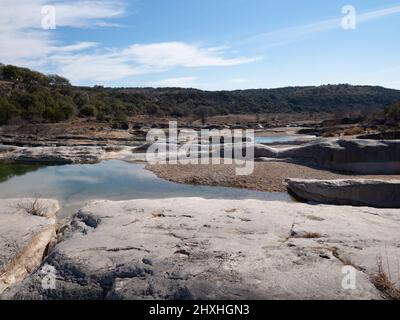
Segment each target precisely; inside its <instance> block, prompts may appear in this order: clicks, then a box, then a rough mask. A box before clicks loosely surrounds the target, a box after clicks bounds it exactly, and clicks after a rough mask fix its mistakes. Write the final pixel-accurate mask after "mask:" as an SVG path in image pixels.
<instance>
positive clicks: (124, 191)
mask: <svg viewBox="0 0 400 320" xmlns="http://www.w3.org/2000/svg"><path fill="white" fill-rule="evenodd" d="M15 166H18V165H15ZM0 168H2V165H0ZM8 170H10V169H9V168H8ZM16 170H17V169H15V170H14V172H16ZM4 172H5V169H4ZM19 172H20V173H21V174H23V175H20V176H17V175H14V176H13V177H12V178H8V180H7V181H4V182H2V183H0V198H18V197H42V198H54V199H58V200H59V201H60V202H61V204H62V206H63V210H62V213H61V216H62V217H65V216H67V215H69V214H72V213H74V212H75V211H76V210H77V209H79V208H80V207H82V206H83V205H84V204H85V203H86V202H87V201H88V200H93V199H109V200H128V199H152V198H173V197H202V198H208V199H247V198H249V199H262V200H282V201H291V198H290V196H289V195H288V194H286V193H266V192H256V191H249V190H245V189H232V188H225V187H208V186H192V185H182V184H177V183H173V182H169V181H165V180H162V179H160V178H158V177H157V176H156V175H154V174H153V173H152V172H149V171H147V170H145V169H144V164H141V163H126V162H123V161H104V162H101V163H98V164H83V165H64V166H50V167H41V168H38V167H32V168H31V170H28V168H26V171H25V173H23V171H19Z"/></svg>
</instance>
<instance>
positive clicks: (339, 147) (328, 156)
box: [255, 139, 400, 174]
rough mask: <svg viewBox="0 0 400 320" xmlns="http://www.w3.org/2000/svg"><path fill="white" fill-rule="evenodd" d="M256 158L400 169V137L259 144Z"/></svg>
mask: <svg viewBox="0 0 400 320" xmlns="http://www.w3.org/2000/svg"><path fill="white" fill-rule="evenodd" d="M255 157H256V158H278V159H291V160H293V161H297V162H300V163H309V164H313V165H316V166H318V167H321V168H324V169H328V170H337V171H343V172H352V173H362V174H398V173H400V140H393V141H389V140H382V141H377V140H362V139H351V140H339V139H319V140H317V141H314V142H311V143H308V144H306V145H303V146H298V147H292V148H285V149H274V148H271V147H268V146H262V145H256V146H255Z"/></svg>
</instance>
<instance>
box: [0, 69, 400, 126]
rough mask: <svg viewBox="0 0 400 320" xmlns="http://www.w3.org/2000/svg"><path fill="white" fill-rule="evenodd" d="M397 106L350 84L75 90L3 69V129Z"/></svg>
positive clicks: (382, 93) (396, 96) (393, 94)
mask: <svg viewBox="0 0 400 320" xmlns="http://www.w3.org/2000/svg"><path fill="white" fill-rule="evenodd" d="M397 101H400V91H398V90H392V89H386V88H382V87H372V86H351V85H346V84H343V85H326V86H320V87H287V88H280V89H254V90H236V91H202V90H197V89H182V88H159V89H153V88H104V87H100V86H97V87H93V88H89V87H75V86H72V85H71V84H70V83H69V81H68V80H67V79H65V78H63V77H60V76H57V75H44V74H41V73H39V72H35V71H31V70H29V69H26V68H19V67H15V66H9V65H8V66H5V65H0V125H1V124H8V123H12V122H17V121H27V122H35V123H38V122H60V121H64V120H68V119H70V118H72V117H76V116H79V117H91V118H94V117H95V118H97V120H98V121H108V122H110V123H112V124H113V127H115V128H119V127H121V128H123V127H124V126H125V123H126V117H127V116H135V115H139V114H140V115H143V114H147V115H157V116H173V117H182V116H191V115H195V116H198V117H206V116H213V115H226V114H258V113H274V112H280V113H282V112H284V113H286V112H316V113H317V112H338V111H350V110H351V111H355V110H359V111H371V110H374V111H375V110H383V108H389V107H390V106H391V105H393V104H394V103H395V102H397ZM386 110H387V111H388V110H389V109H386ZM390 110H391V109H390ZM388 112H391V111H388Z"/></svg>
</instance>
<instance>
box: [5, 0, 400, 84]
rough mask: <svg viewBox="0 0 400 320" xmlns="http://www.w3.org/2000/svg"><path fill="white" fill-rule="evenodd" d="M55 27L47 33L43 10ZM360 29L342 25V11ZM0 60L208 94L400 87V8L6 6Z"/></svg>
mask: <svg viewBox="0 0 400 320" xmlns="http://www.w3.org/2000/svg"><path fill="white" fill-rule="evenodd" d="M46 5H53V6H54V8H55V13H56V16H55V17H56V19H55V22H56V28H55V29H51V30H44V29H43V28H42V21H43V18H44V17H45V14H44V13H42V12H41V9H42V8H43V6H46ZM345 5H351V6H352V7H354V9H355V10H356V13H357V14H356V28H355V29H344V28H342V27H341V23H342V18H343V17H344V16H345V14H343V13H342V8H343V6H345ZM0 6H1V11H0V62H3V63H10V64H17V65H22V66H27V67H31V68H34V69H37V70H40V71H43V72H46V73H58V74H60V75H63V76H66V77H67V78H69V79H70V80H71V82H72V83H73V84H77V85H95V84H102V85H106V86H125V87H131V86H140V87H147V86H154V87H164V86H181V87H196V88H201V89H207V90H220V89H228V90H232V89H246V88H273V87H283V86H295V85H301V86H302V85H322V84H328V83H332V84H336V83H350V84H365V85H381V86H385V87H390V88H397V89H400V77H399V75H400V61H399V57H400V55H399V52H400V41H399V34H400V2H396V1H390V0H346V1H339V0H330V1H320V0H301V1H293V0H279V1H278V0H218V1H216V0H213V1H211V0H134V1H128V0H117V1H102V0H96V1H91V0H76V1H74V0H60V1H46V0H27V1H18V2H16V1H12V0H0Z"/></svg>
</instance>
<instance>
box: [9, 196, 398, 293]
mask: <svg viewBox="0 0 400 320" xmlns="http://www.w3.org/2000/svg"><path fill="white" fill-rule="evenodd" d="M399 227H400V214H399V211H398V210H391V209H373V208H356V207H335V206H310V205H306V204H299V203H283V202H267V201H257V200H240V201H232V200H205V199H199V198H179V199H163V200H154V199H153V200H133V201H122V202H112V201H96V202H93V203H91V204H88V205H87V206H86V207H85V208H83V209H82V210H80V212H79V213H78V214H77V215H75V217H74V218H73V220H72V222H71V224H70V225H69V226H68V227H67V229H66V230H65V232H64V235H63V240H62V241H61V242H59V243H58V244H57V245H56V246H55V248H54V249H53V251H52V252H51V253H50V255H49V256H48V257H47V259H46V261H45V264H46V265H50V266H52V267H54V268H55V269H56V272H57V282H56V289H55V290H48V289H43V287H42V286H41V280H42V278H41V277H42V275H41V273H40V272H39V271H37V272H36V273H34V274H33V275H31V276H30V277H29V278H28V279H26V280H25V281H24V282H23V283H22V284H21V285H18V286H15V287H13V288H11V289H10V290H7V292H5V293H4V295H3V297H2V298H3V299H11V298H14V299H381V298H382V294H381V293H380V292H379V291H378V290H377V289H376V288H375V287H374V286H373V285H372V283H371V282H370V279H369V276H370V275H371V274H373V273H374V272H376V268H377V266H376V260H374V259H372V258H371V257H373V255H375V257H376V256H377V255H379V254H380V253H382V250H384V249H385V248H386V250H388V252H390V254H391V256H390V258H391V259H392V260H393V263H394V264H393V266H392V267H394V266H395V263H396V261H397V260H396V257H399V256H400V238H399V232H398V230H399ZM310 235H313V236H310ZM352 259H354V260H352ZM350 260H351V261H354V265H355V266H356V267H357V268H358V269H357V270H356V269H354V274H355V275H356V289H354V290H346V289H345V288H343V287H342V281H343V278H344V274H343V273H342V272H343V266H344V264H346V261H350ZM358 264H359V265H358ZM393 270H395V269H393Z"/></svg>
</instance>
